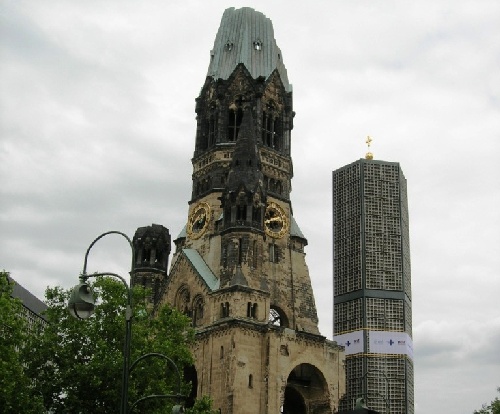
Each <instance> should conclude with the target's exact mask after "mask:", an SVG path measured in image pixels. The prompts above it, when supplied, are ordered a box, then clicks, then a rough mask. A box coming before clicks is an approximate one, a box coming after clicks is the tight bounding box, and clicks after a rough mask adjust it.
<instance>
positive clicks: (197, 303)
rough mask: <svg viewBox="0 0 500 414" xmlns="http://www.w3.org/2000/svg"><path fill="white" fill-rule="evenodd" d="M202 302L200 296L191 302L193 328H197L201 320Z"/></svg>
mask: <svg viewBox="0 0 500 414" xmlns="http://www.w3.org/2000/svg"><path fill="white" fill-rule="evenodd" d="M203 308H204V302H203V298H202V297H201V296H200V295H197V296H196V297H195V298H194V300H193V326H199V325H200V324H201V322H202V320H203Z"/></svg>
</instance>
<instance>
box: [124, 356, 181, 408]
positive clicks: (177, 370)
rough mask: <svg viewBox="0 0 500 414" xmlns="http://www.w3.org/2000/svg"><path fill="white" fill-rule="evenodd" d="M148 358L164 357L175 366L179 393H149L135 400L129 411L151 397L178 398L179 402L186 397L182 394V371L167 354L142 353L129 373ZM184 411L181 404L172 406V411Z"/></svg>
mask: <svg viewBox="0 0 500 414" xmlns="http://www.w3.org/2000/svg"><path fill="white" fill-rule="evenodd" d="M146 358H161V359H164V360H166V361H167V367H168V364H170V365H171V366H173V367H174V368H175V373H176V374H177V394H171V395H169V394H152V395H148V396H146V397H142V398H139V399H138V400H137V401H135V402H134V403H133V404H132V405H131V407H130V410H129V412H132V410H133V409H134V408H135V406H136V405H137V404H139V403H141V402H142V401H146V400H151V399H155V398H167V399H170V398H171V399H177V402H179V400H181V399H185V398H186V397H185V396H184V395H182V394H181V373H180V372H179V368H178V367H177V365H176V364H175V362H174V361H173V360H172V359H171V358H169V357H168V356H166V355H163V354H160V353H158V352H151V353H149V354H145V355H141V356H140V357H139V358H137V359H136V360H135V361H134V362H133V363H132V365H131V366H130V369H129V371H128V372H129V375H130V373H131V372H132V371H133V370H134V368H135V367H136V366H137V365H138V364H139V362H141V361H142V360H144V359H146ZM182 412H184V410H183V408H182V407H181V406H180V405H176V406H174V407H173V408H172V413H182Z"/></svg>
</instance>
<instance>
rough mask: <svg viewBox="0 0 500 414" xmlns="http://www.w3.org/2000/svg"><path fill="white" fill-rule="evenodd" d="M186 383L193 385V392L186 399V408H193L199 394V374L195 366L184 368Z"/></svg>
mask: <svg viewBox="0 0 500 414" xmlns="http://www.w3.org/2000/svg"><path fill="white" fill-rule="evenodd" d="M184 381H185V382H190V383H191V392H190V393H189V395H188V397H187V398H186V404H185V407H186V408H191V407H192V406H193V405H194V402H195V401H196V396H197V393H198V373H197V372H196V368H195V366H194V365H190V366H185V367H184Z"/></svg>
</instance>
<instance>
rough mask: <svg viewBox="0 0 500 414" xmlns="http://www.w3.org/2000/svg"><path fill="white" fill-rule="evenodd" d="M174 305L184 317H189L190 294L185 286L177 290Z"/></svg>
mask: <svg viewBox="0 0 500 414" xmlns="http://www.w3.org/2000/svg"><path fill="white" fill-rule="evenodd" d="M174 303H175V307H176V309H177V310H179V311H180V312H182V313H184V314H185V315H188V316H191V312H190V309H189V303H190V294H189V288H188V287H187V286H186V285H182V286H181V287H180V288H179V290H177V294H176V295H175V302H174Z"/></svg>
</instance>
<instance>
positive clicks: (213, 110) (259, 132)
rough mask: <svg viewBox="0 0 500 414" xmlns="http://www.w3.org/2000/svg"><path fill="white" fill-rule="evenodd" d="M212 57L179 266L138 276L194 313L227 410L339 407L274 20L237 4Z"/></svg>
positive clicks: (213, 385)
mask: <svg viewBox="0 0 500 414" xmlns="http://www.w3.org/2000/svg"><path fill="white" fill-rule="evenodd" d="M211 56H212V58H211V62H210V66H209V72H208V74H207V78H206V81H205V83H204V85H203V87H202V90H201V92H200V95H199V97H198V98H197V99H196V115H197V129H196V140H195V150H194V156H193V159H192V163H193V175H192V179H193V188H192V196H191V200H190V201H189V209H188V212H187V224H186V227H185V228H184V230H183V231H182V232H181V233H180V234H179V235H178V237H177V238H176V239H175V240H174V243H175V253H174V256H173V260H172V266H171V269H170V273H169V274H168V276H167V275H166V274H165V273H164V272H163V270H164V269H163V267H161V266H160V267H159V268H158V269H157V271H156V273H155V269H154V268H153V267H152V266H150V265H148V266H146V267H145V268H143V269H142V270H141V269H136V278H137V280H138V281H139V280H142V281H143V282H142V283H143V284H144V283H145V282H144V281H146V282H147V283H150V284H151V283H153V282H151V281H153V280H161V281H162V282H161V290H160V293H159V295H158V296H155V298H158V300H155V302H156V304H157V305H158V304H161V303H169V304H172V305H173V306H175V307H176V308H177V309H179V310H181V311H182V312H184V313H186V314H188V315H189V316H190V317H191V318H192V321H193V322H192V323H193V326H194V327H195V329H196V344H195V346H194V348H193V353H194V357H195V364H194V367H193V369H192V370H191V371H190V374H189V377H190V379H191V380H192V382H193V387H194V390H193V391H194V394H195V395H196V396H198V397H200V396H202V395H209V396H210V397H211V398H212V400H213V401H214V407H215V408H216V409H220V412H221V413H222V414H246V413H248V414H266V413H273V414H275V413H280V412H281V413H289V414H292V413H293V414H306V413H307V414H313V413H314V414H323V413H324V414H326V413H328V414H330V413H332V412H336V410H337V408H338V403H339V400H340V398H341V397H342V395H343V394H344V392H345V373H344V352H343V348H341V347H339V346H337V344H336V343H334V342H331V341H328V340H327V339H326V338H325V337H323V336H321V335H320V333H319V330H318V317H317V312H316V304H315V300H314V294H313V291H312V286H311V280H310V277H309V272H308V268H307V264H306V261H305V252H304V248H305V246H306V245H307V240H306V238H305V237H304V235H303V234H302V232H301V231H300V228H299V227H298V225H297V223H296V221H295V219H294V217H293V212H292V205H291V200H290V192H291V179H292V176H293V166H292V159H291V155H290V154H291V130H292V128H293V116H294V112H293V102H292V92H291V87H290V85H289V83H288V78H287V75H286V69H285V67H284V65H283V61H282V55H281V51H280V49H279V48H278V47H277V45H276V41H275V39H274V34H273V28H272V23H271V21H270V20H269V19H267V18H266V17H265V16H264V15H263V14H261V13H259V12H256V11H254V10H252V9H249V8H242V9H239V10H235V9H228V10H226V12H225V13H224V16H223V18H222V21H221V26H220V29H219V32H218V33H217V37H216V41H215V44H214V49H213V50H212V53H211ZM143 233H144V234H146V233H147V232H146V231H143ZM143 238H144V237H143ZM143 238H142V239H141V240H143ZM141 240H137V245H138V246H139V247H140V243H142V241H141ZM135 242H136V239H135V238H134V243H135ZM148 257H149V256H148ZM141 278H142V279H141Z"/></svg>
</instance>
